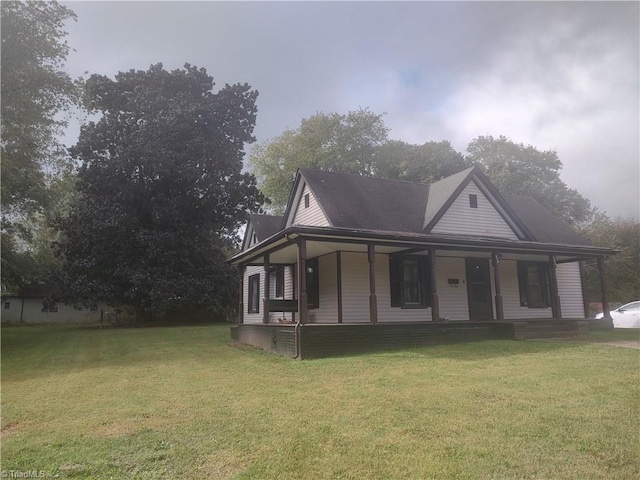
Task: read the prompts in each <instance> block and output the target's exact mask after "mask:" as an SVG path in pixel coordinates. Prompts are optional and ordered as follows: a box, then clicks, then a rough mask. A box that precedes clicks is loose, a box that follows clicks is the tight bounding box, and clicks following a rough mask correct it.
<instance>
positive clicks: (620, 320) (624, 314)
mask: <svg viewBox="0 0 640 480" xmlns="http://www.w3.org/2000/svg"><path fill="white" fill-rule="evenodd" d="M609 313H610V314H611V318H612V319H613V326H614V327H615V328H640V302H631V303H627V304H626V305H622V306H621V307H618V308H616V309H615V310H611V311H610V312H609ZM596 318H604V314H603V313H599V314H597V315H596Z"/></svg>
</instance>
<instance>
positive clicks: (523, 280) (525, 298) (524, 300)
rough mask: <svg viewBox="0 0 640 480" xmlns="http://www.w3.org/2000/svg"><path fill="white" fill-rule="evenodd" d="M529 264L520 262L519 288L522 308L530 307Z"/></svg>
mask: <svg viewBox="0 0 640 480" xmlns="http://www.w3.org/2000/svg"><path fill="white" fill-rule="evenodd" d="M527 285H528V282H527V264H526V262H518V287H519V290H520V306H521V307H527V306H529V295H527Z"/></svg>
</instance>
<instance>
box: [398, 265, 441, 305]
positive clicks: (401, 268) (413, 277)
mask: <svg viewBox="0 0 640 480" xmlns="http://www.w3.org/2000/svg"><path fill="white" fill-rule="evenodd" d="M389 279H390V287H391V306H392V307H402V308H426V307H429V306H431V283H430V275H429V257H426V256H424V255H415V256H390V257H389Z"/></svg>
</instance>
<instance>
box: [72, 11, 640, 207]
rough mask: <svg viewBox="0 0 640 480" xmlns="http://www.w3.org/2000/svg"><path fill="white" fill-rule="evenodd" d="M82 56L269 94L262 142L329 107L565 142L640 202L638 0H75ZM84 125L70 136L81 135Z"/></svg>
mask: <svg viewBox="0 0 640 480" xmlns="http://www.w3.org/2000/svg"><path fill="white" fill-rule="evenodd" d="M65 5H67V6H69V7H70V8H71V9H72V10H74V11H75V12H76V14H77V16H78V21H77V22H75V23H70V24H69V25H68V28H67V30H68V32H69V36H68V37H67V39H68V42H69V44H70V46H71V47H72V48H74V49H75V51H74V52H72V53H71V54H70V56H69V59H68V62H67V69H68V71H69V73H70V74H71V75H72V76H74V77H77V76H80V75H86V73H85V72H89V73H99V74H104V75H109V76H113V75H115V74H116V73H117V72H118V71H123V70H129V69H132V68H134V69H147V68H148V67H149V65H151V64H152V63H158V62H162V63H163V64H164V65H165V68H167V69H174V68H179V67H182V66H183V64H184V63H185V62H188V63H191V64H192V65H197V66H198V67H205V68H206V69H207V72H208V73H209V74H210V75H212V76H213V77H214V78H215V81H216V83H217V86H218V87H220V86H223V85H224V84H225V83H237V82H242V83H244V82H247V83H249V84H250V85H251V86H252V87H253V88H255V89H256V90H258V91H259V92H260V95H259V97H258V119H257V124H256V129H255V135H256V137H257V139H258V141H265V140H268V139H270V138H273V137H275V136H277V135H279V134H280V133H282V131H283V130H285V129H287V128H296V127H297V126H298V125H299V124H300V121H301V120H302V119H303V118H307V117H309V116H311V115H313V114H315V113H317V112H326V113H330V112H339V113H346V112H347V111H349V110H354V109H357V108H358V107H368V108H370V109H371V110H372V111H373V112H375V113H382V112H384V113H386V115H385V117H384V120H385V123H386V125H387V126H388V127H389V128H390V129H391V132H390V137H391V138H393V139H398V140H405V141H407V142H411V143H416V144H421V143H424V142H427V141H431V140H435V141H440V140H449V141H451V142H452V144H453V146H454V147H455V148H456V149H457V150H458V151H460V152H463V153H464V151H465V150H466V147H467V145H468V143H469V142H470V141H471V140H472V139H474V138H476V137H477V136H479V135H493V136H496V137H497V136H499V135H505V136H507V137H510V138H511V139H512V140H514V141H516V142H521V143H525V144H531V145H534V146H535V147H537V148H538V149H541V150H546V149H555V150H556V151H557V152H558V155H559V157H560V159H561V160H562V162H563V163H564V169H563V172H562V175H561V176H562V179H563V180H564V181H565V182H566V183H567V184H568V185H569V186H570V187H571V188H575V189H577V190H578V191H579V192H580V193H581V194H582V195H584V196H585V197H587V198H588V199H589V200H591V202H592V204H593V205H595V206H597V207H598V208H599V209H600V210H601V211H605V212H607V213H608V214H609V215H611V216H625V217H629V216H632V217H635V218H638V217H639V216H640V215H639V211H640V194H639V190H640V122H639V117H640V97H639V90H640V75H639V71H640V67H639V61H640V35H639V25H640V9H639V6H640V4H639V3H638V2H624V3H614V2H603V3H597V2H568V3H560V2H544V3H543V2H532V3H521V2H517V3H516V2H496V3H490V2H470V3H466V2H406V3H405V2H357V3H356V2H354V3H349V2H344V3H337V2H283V3H271V2H258V3H254V2H246V3H245V2H243V3H238V2H234V3H227V2H65ZM75 128H77V127H72V128H71V130H70V135H69V137H70V138H71V137H73V140H75V136H77V131H76V130H75Z"/></svg>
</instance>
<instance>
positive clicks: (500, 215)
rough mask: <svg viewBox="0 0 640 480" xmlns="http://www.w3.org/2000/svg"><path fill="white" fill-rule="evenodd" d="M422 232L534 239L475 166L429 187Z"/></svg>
mask: <svg viewBox="0 0 640 480" xmlns="http://www.w3.org/2000/svg"><path fill="white" fill-rule="evenodd" d="M430 203H431V205H430ZM434 203H435V205H436V206H435V207H434V206H433V204H434ZM424 232H425V233H434V234H445V235H447V234H453V235H470V236H478V237H496V238H504V239H509V240H534V238H533V236H532V235H531V233H530V232H529V230H528V229H527V228H526V227H525V226H524V225H523V223H522V222H521V220H520V219H519V218H518V216H517V215H516V214H515V213H514V212H513V210H512V209H511V207H510V206H509V204H508V203H507V202H506V201H505V199H504V198H503V197H502V195H500V193H499V192H498V191H497V190H496V188H495V187H494V186H493V184H492V183H491V182H490V181H489V179H488V178H487V177H486V176H485V175H484V174H483V173H482V172H481V171H480V169H479V168H478V167H472V168H470V169H468V170H465V171H464V172H460V173H459V174H456V175H452V176H451V177H448V178H446V179H444V180H442V181H440V182H436V183H435V184H433V185H432V186H431V189H430V192H429V199H428V202H427V213H426V214H425V228H424Z"/></svg>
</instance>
